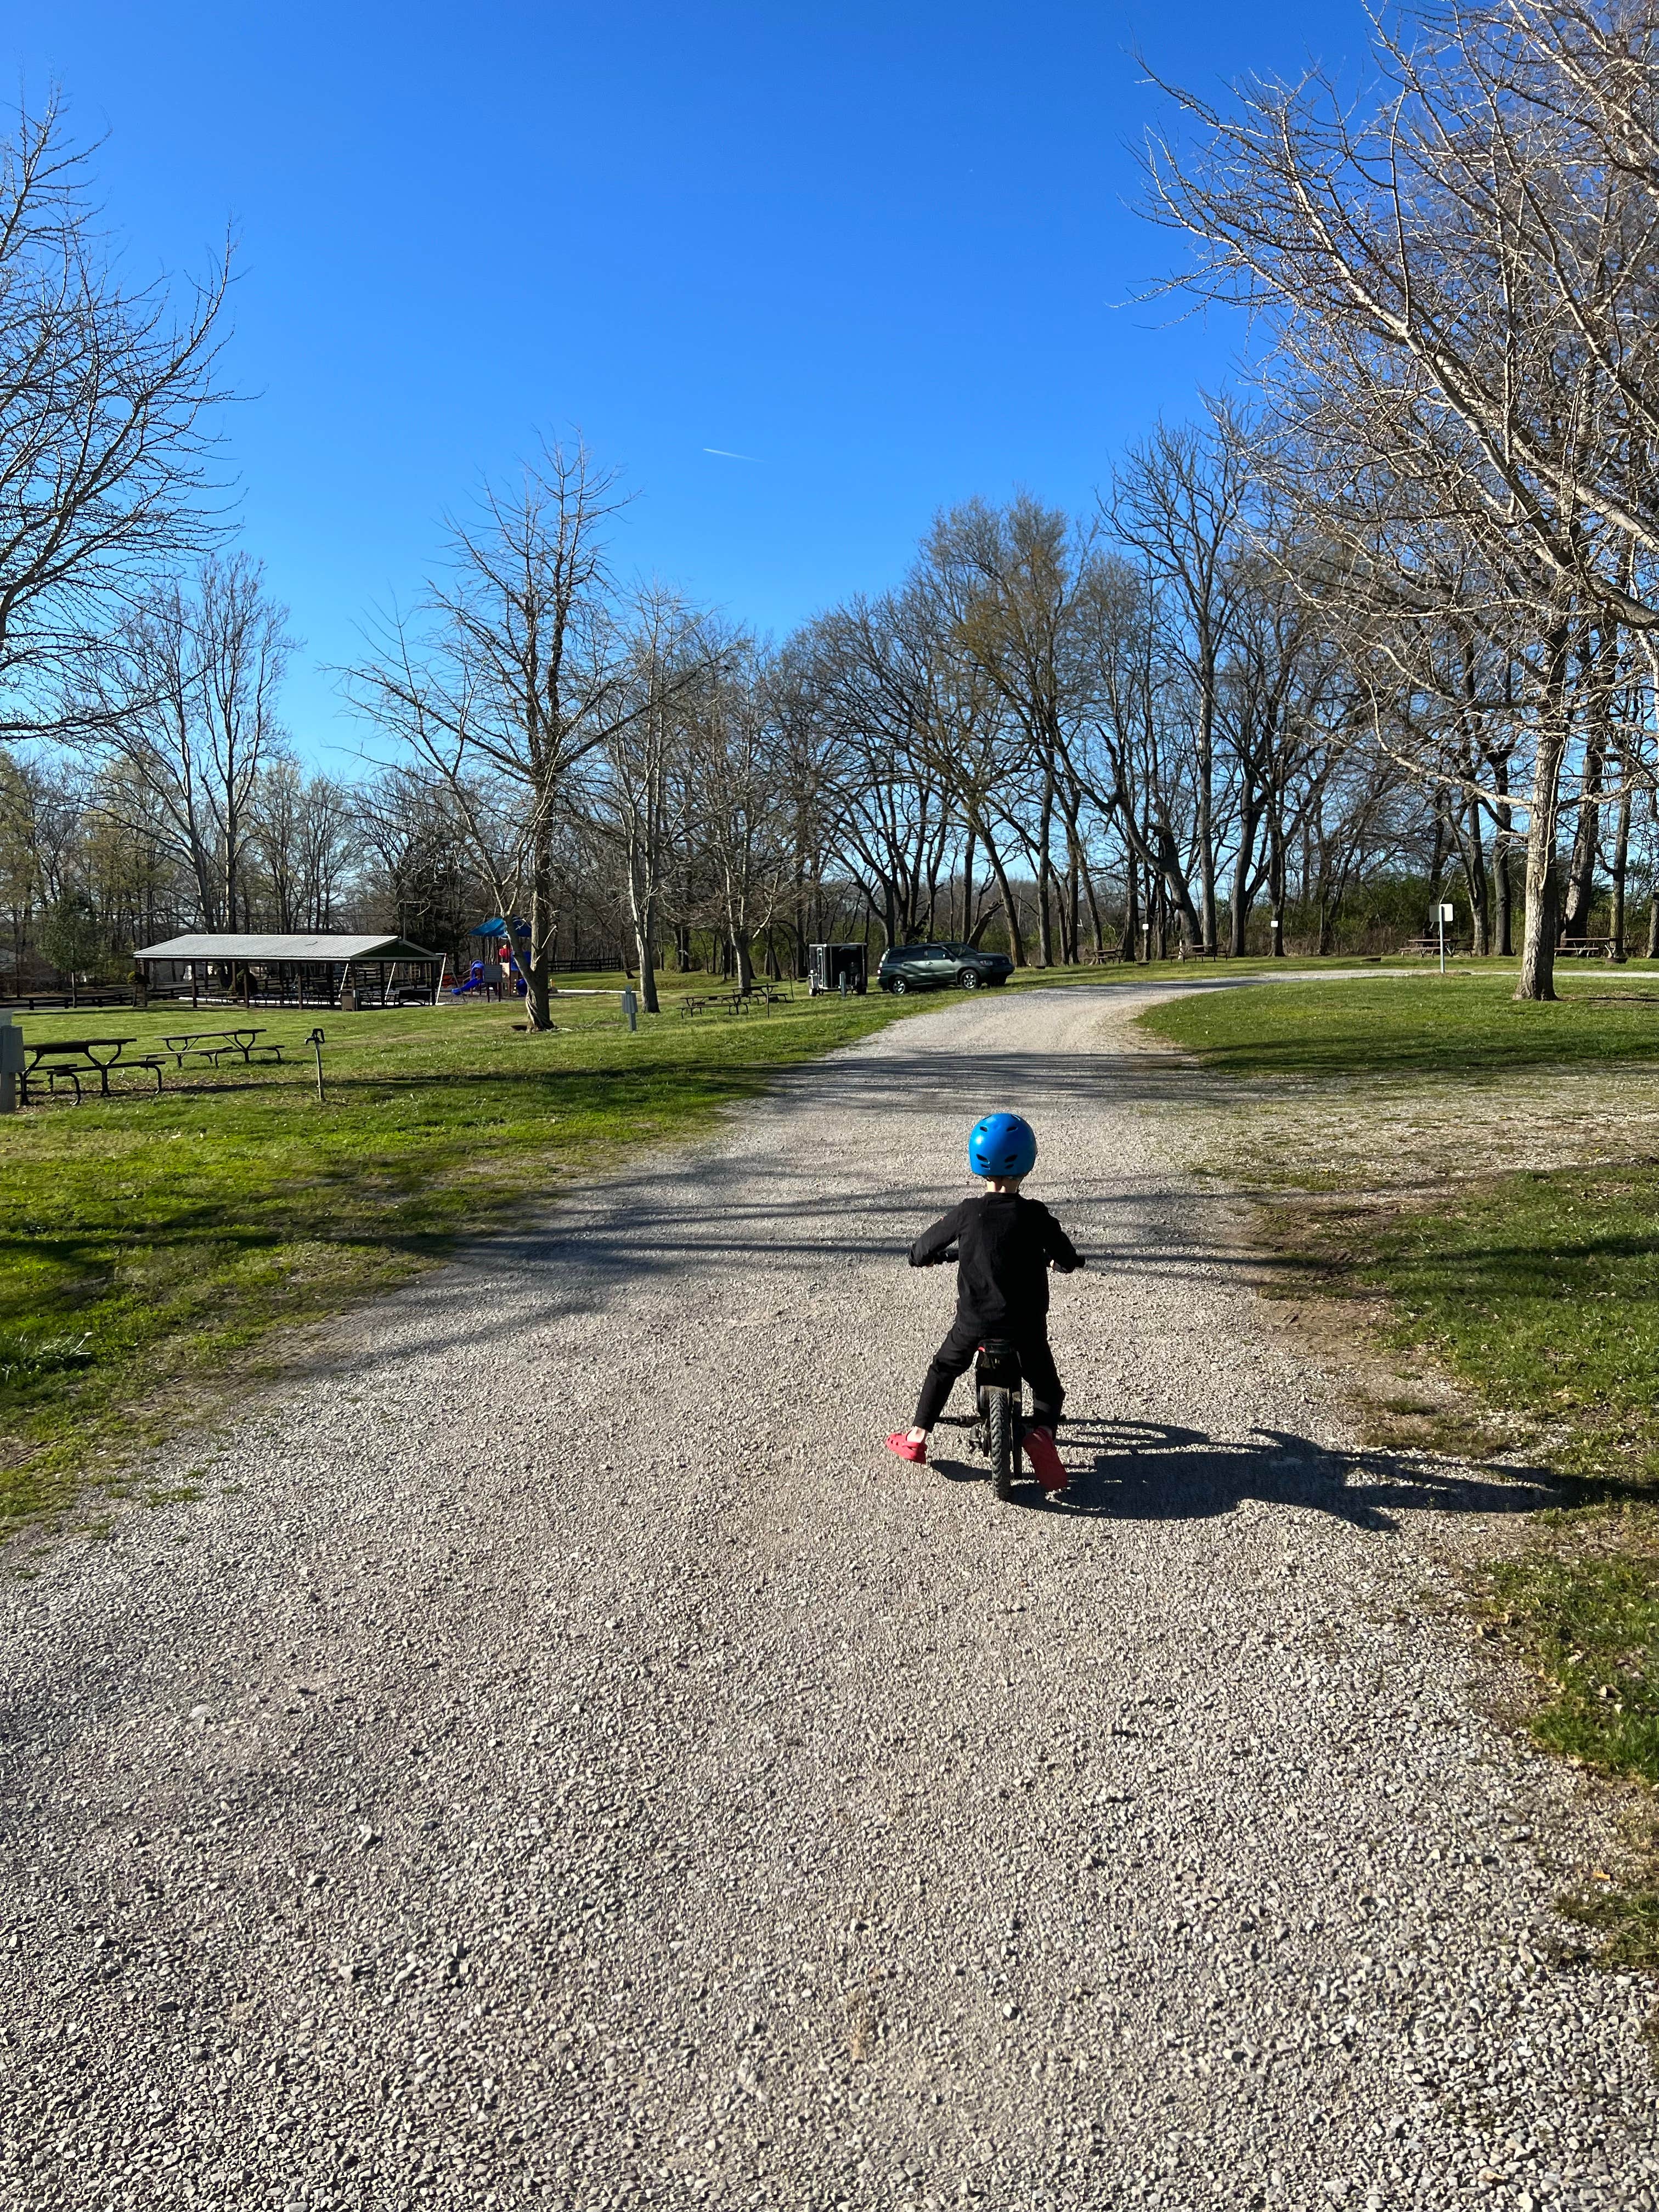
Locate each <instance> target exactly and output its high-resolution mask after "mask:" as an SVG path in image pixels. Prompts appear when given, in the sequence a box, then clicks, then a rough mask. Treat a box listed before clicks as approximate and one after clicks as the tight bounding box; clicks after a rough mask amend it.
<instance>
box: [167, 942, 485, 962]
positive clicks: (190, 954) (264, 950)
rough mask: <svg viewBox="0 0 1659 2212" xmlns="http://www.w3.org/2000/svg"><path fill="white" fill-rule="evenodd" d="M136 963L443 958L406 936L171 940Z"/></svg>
mask: <svg viewBox="0 0 1659 2212" xmlns="http://www.w3.org/2000/svg"><path fill="white" fill-rule="evenodd" d="M132 957H133V958H134V959H135V960H292V961H296V962H299V963H305V962H307V961H311V962H314V963H317V964H318V965H319V966H322V965H325V964H327V963H331V962H334V961H337V960H438V959H441V957H443V956H442V955H441V953H437V952H428V951H427V950H426V949H425V947H424V946H423V945H411V944H410V941H409V939H407V938H406V937H334V936H326V937H275V936H271V937H267V936H258V937H229V936H214V935H203V936H197V937H169V938H168V939H167V942H166V943H165V944H164V945H143V946H142V947H141V948H140V949H139V950H138V951H137V952H135V953H134V954H133V956H132Z"/></svg>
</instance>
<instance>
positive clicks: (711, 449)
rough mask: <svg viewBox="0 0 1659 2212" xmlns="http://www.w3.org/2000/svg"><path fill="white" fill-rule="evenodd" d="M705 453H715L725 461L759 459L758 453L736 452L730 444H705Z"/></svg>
mask: <svg viewBox="0 0 1659 2212" xmlns="http://www.w3.org/2000/svg"><path fill="white" fill-rule="evenodd" d="M703 451H704V453H714V454H717V455H718V456H719V458H720V459H721V460H723V461H758V460H759V459H760V455H759V454H758V453H733V452H732V449H731V447H729V446H705V447H703Z"/></svg>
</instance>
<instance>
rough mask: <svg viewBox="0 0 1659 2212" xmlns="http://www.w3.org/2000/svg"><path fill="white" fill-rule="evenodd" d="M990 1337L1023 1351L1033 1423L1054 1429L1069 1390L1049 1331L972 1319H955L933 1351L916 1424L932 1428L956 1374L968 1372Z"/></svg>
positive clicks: (1022, 1365)
mask: <svg viewBox="0 0 1659 2212" xmlns="http://www.w3.org/2000/svg"><path fill="white" fill-rule="evenodd" d="M987 1336H994V1337H1000V1338H1001V1339H1002V1340H1004V1341H1005V1342H1006V1343H1008V1344H1012V1346H1014V1348H1015V1349H1016V1351H1018V1353H1019V1371H1020V1373H1021V1374H1022V1375H1023V1376H1024V1377H1025V1380H1026V1381H1027V1382H1028V1383H1030V1386H1031V1426H1032V1427H1033V1428H1034V1429H1052V1428H1053V1426H1054V1423H1055V1422H1056V1421H1057V1420H1058V1419H1060V1407H1062V1406H1063V1405H1064V1404H1065V1402H1066V1392H1065V1389H1064V1388H1063V1386H1062V1385H1061V1383H1060V1376H1059V1375H1058V1373H1057V1372H1056V1371H1055V1368H1054V1353H1053V1352H1050V1351H1049V1349H1048V1331H1047V1330H1046V1329H1044V1328H1036V1329H1022V1330H1019V1331H1018V1332H1016V1331H1015V1330H1013V1329H1008V1328H1004V1329H983V1328H978V1327H977V1326H976V1325H975V1324H974V1323H972V1322H961V1321H959V1322H954V1323H953V1324H952V1325H951V1334H949V1336H947V1337H946V1338H945V1341H944V1343H943V1344H941V1345H940V1346H939V1350H938V1351H937V1352H935V1353H934V1354H933V1365H932V1366H931V1367H930V1368H929V1369H928V1370H927V1380H926V1381H925V1382H924V1383H923V1384H922V1386H921V1397H920V1398H919V1399H918V1400H917V1401H916V1420H915V1425H916V1426H917V1428H919V1429H931V1428H932V1427H933V1424H934V1423H935V1422H936V1421H937V1420H938V1419H939V1415H940V1414H941V1413H943V1412H944V1411H945V1400H946V1399H947V1398H948V1397H949V1396H950V1395H951V1384H952V1383H954V1382H955V1381H956V1379H957V1376H958V1375H963V1374H965V1373H966V1372H967V1370H968V1369H969V1368H970V1367H971V1366H972V1365H973V1364H974V1354H975V1352H977V1351H978V1350H979V1347H980V1346H981V1344H983V1343H984V1342H985V1340H986V1338H987Z"/></svg>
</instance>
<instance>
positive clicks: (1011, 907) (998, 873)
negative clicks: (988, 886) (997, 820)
mask: <svg viewBox="0 0 1659 2212" xmlns="http://www.w3.org/2000/svg"><path fill="white" fill-rule="evenodd" d="M980 836H981V840H982V842H983V843H984V846H985V857H986V859H987V860H988V861H989V862H990V864H991V873H992V874H993V875H994V877H995V878H996V885H997V890H998V892H999V893H1000V896H1001V899H1002V911H1003V915H1004V917H1005V918H1006V921H1007V924H1008V957H1009V958H1010V959H1011V960H1012V962H1013V963H1014V965H1015V967H1016V968H1024V966H1026V964H1027V963H1026V958H1025V939H1024V936H1023V935H1022V934H1021V933H1020V927H1019V910H1018V908H1017V907H1016V906H1015V904H1014V891H1013V886H1012V884H1011V883H1010V882H1009V881H1008V872H1007V870H1006V868H1005V867H1004V866H1003V865H1002V855H1001V854H1000V853H999V852H998V850H997V848H996V846H995V844H994V842H993V840H992V837H991V835H990V832H989V831H988V830H987V829H981V831H980Z"/></svg>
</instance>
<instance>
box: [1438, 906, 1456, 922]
mask: <svg viewBox="0 0 1659 2212" xmlns="http://www.w3.org/2000/svg"><path fill="white" fill-rule="evenodd" d="M1455 914H1456V908H1455V907H1449V906H1443V907H1442V908H1441V909H1440V919H1441V921H1451V920H1453V918H1454V917H1455Z"/></svg>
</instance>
